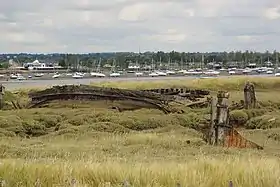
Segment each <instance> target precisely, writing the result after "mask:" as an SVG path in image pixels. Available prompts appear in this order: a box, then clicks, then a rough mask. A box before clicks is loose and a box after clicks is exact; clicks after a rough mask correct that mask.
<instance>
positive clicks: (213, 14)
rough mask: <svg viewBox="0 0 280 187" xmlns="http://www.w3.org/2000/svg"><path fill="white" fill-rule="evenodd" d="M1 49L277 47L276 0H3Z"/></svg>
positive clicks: (279, 4)
mask: <svg viewBox="0 0 280 187" xmlns="http://www.w3.org/2000/svg"><path fill="white" fill-rule="evenodd" d="M0 5H1V6H0V53H8V52H16V53H17V52H30V53H53V52H59V53H61V52H62V53H64V52H68V53H90V52H118V51H132V52H138V51H139V49H140V51H141V52H143V51H172V50H175V51H181V52H182V51H184V52H210V51H231V50H252V51H261V52H262V51H265V50H269V51H273V50H277V51H280V45H279V43H280V1H279V0H141V1H140V0H24V1H23V0H0Z"/></svg>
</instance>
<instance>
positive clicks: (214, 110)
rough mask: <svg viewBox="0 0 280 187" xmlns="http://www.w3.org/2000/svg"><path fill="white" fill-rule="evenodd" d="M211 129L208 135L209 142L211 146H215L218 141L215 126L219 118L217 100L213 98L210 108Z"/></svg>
mask: <svg viewBox="0 0 280 187" xmlns="http://www.w3.org/2000/svg"><path fill="white" fill-rule="evenodd" d="M210 114H211V116H210V128H209V132H208V135H207V141H208V143H209V144H210V145H214V144H215V141H216V137H215V124H216V118H217V116H216V115H217V99H216V98H214V97H212V98H211V108H210Z"/></svg>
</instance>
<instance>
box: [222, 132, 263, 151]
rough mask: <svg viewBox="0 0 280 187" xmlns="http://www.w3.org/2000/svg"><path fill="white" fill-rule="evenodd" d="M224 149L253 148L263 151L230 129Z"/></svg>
mask: <svg viewBox="0 0 280 187" xmlns="http://www.w3.org/2000/svg"><path fill="white" fill-rule="evenodd" d="M223 146H224V147H236V148H254V149H263V147H262V146H260V145H258V144H256V143H255V142H252V141H250V140H248V139H246V138H244V137H243V136H242V135H241V134H240V133H239V132H238V131H237V130H236V129H234V128H232V129H230V130H229V131H228V133H227V135H226V138H225V141H224V145H223Z"/></svg>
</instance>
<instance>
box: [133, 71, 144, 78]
mask: <svg viewBox="0 0 280 187" xmlns="http://www.w3.org/2000/svg"><path fill="white" fill-rule="evenodd" d="M143 75H144V74H143V73H142V72H136V73H135V76H136V77H141V76H143Z"/></svg>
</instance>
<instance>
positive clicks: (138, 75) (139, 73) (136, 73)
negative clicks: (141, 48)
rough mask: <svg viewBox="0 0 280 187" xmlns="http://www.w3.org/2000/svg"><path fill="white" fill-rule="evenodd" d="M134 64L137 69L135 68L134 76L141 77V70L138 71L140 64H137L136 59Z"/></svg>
mask: <svg viewBox="0 0 280 187" xmlns="http://www.w3.org/2000/svg"><path fill="white" fill-rule="evenodd" d="M136 66H137V70H136V72H135V76H136V77H141V76H143V72H140V71H139V68H140V66H139V65H138V61H136Z"/></svg>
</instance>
